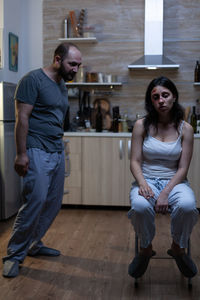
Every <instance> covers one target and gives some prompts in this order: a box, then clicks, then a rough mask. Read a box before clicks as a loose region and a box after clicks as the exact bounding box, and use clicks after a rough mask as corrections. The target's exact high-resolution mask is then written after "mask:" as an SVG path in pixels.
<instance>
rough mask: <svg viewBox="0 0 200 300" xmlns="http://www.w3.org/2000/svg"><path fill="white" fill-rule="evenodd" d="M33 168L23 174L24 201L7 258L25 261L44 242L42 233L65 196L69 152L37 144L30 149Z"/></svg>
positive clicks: (30, 163) (29, 154)
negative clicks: (50, 151)
mask: <svg viewBox="0 0 200 300" xmlns="http://www.w3.org/2000/svg"><path fill="white" fill-rule="evenodd" d="M27 154H28V157H29V169H28V172H27V174H26V176H25V177H24V178H23V205H22V207H21V208H20V210H19V212H18V214H17V217H16V220H15V224H14V227H13V232H12V235H11V238H10V241H9V243H8V249H7V254H8V255H7V256H6V257H4V258H3V261H5V260H8V259H11V258H12V259H16V260H18V261H19V262H23V260H24V258H25V256H26V255H27V253H28V252H29V253H30V254H35V253H36V252H37V251H38V250H39V249H40V248H41V246H42V245H43V244H42V242H41V239H42V237H43V236H44V235H45V233H46V231H47V230H48V228H49V226H50V225H51V224H52V222H53V220H54V219H55V217H56V215H57V214H58V212H59V210H60V207H61V204H62V198H63V190H64V173H65V155H64V151H63V152H62V153H58V152H54V153H48V152H45V151H43V150H40V149H37V148H31V149H28V150H27Z"/></svg>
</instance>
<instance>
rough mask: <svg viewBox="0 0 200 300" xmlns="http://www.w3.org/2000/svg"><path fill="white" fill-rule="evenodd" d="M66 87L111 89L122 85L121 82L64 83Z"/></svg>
mask: <svg viewBox="0 0 200 300" xmlns="http://www.w3.org/2000/svg"><path fill="white" fill-rule="evenodd" d="M66 86H68V87H70V86H72V87H75V86H77V87H78V86H85V87H92V86H95V87H98V86H99V87H101V86H102V87H106V86H108V87H112V86H122V83H121V82H103V83H100V82H66Z"/></svg>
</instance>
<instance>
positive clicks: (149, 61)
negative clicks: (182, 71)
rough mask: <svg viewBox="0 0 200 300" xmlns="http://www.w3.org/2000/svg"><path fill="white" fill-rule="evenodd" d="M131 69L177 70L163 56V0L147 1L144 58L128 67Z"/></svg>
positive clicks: (174, 65) (176, 66)
mask: <svg viewBox="0 0 200 300" xmlns="http://www.w3.org/2000/svg"><path fill="white" fill-rule="evenodd" d="M128 68H129V69H161V68H162V69H177V68H179V65H178V64H175V63H174V62H173V61H171V60H170V59H169V58H167V57H165V56H164V55H163V0H145V23H144V56H142V57H141V58H140V59H138V60H137V61H135V62H133V63H131V64H130V65H128Z"/></svg>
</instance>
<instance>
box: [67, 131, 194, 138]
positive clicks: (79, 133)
mask: <svg viewBox="0 0 200 300" xmlns="http://www.w3.org/2000/svg"><path fill="white" fill-rule="evenodd" d="M131 135H132V133H131V132H95V131H94V132H85V131H76V132H70V131H66V132H64V136H86V137H131ZM194 138H200V134H195V135H194Z"/></svg>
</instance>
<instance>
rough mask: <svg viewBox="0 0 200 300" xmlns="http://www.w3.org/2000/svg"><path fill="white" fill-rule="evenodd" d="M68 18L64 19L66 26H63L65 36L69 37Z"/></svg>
mask: <svg viewBox="0 0 200 300" xmlns="http://www.w3.org/2000/svg"><path fill="white" fill-rule="evenodd" d="M67 22H68V20H67V18H65V19H64V28H63V33H64V38H65V39H66V38H68V24H67Z"/></svg>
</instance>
